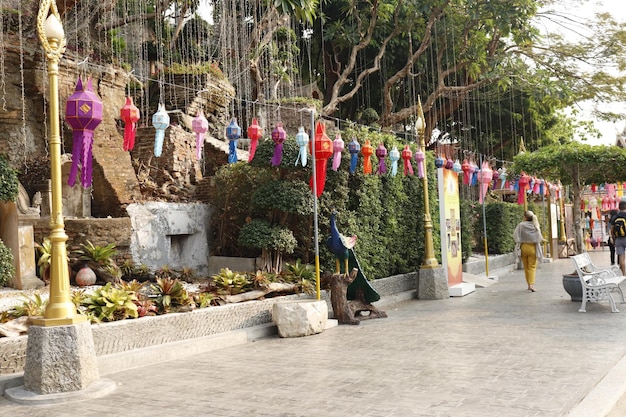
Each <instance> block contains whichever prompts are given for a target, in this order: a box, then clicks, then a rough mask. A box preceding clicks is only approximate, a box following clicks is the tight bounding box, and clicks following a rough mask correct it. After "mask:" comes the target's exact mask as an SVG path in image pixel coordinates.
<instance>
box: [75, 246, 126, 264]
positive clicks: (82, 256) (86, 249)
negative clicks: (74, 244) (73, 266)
mask: <svg viewBox="0 0 626 417" xmlns="http://www.w3.org/2000/svg"><path fill="white" fill-rule="evenodd" d="M76 253H77V254H78V255H79V258H78V259H79V260H80V261H88V262H95V263H97V264H98V265H100V266H102V267H106V266H109V265H112V264H114V263H115V261H114V260H113V257H114V256H115V255H116V254H117V250H116V249H115V243H109V244H108V245H106V246H96V245H94V244H93V243H91V242H90V241H89V240H88V241H87V243H83V244H82V245H81V249H79V250H77V251H76Z"/></svg>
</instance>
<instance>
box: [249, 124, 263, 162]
mask: <svg viewBox="0 0 626 417" xmlns="http://www.w3.org/2000/svg"><path fill="white" fill-rule="evenodd" d="M262 137H263V129H261V126H259V123H258V122H257V120H256V118H255V119H252V124H251V125H250V126H248V139H250V152H249V155H248V162H250V161H252V159H254V153H255V152H256V145H257V143H258V142H259V139H261V138H262Z"/></svg>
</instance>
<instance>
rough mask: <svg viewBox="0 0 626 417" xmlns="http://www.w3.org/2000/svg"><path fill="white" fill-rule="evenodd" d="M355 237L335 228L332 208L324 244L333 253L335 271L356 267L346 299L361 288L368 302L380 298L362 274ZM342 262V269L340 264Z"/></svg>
mask: <svg viewBox="0 0 626 417" xmlns="http://www.w3.org/2000/svg"><path fill="white" fill-rule="evenodd" d="M356 240H357V237H356V235H352V236H350V237H348V236H345V235H343V234H341V233H340V232H339V229H338V228H337V211H336V210H333V211H332V214H331V216H330V237H329V238H328V239H327V240H326V246H327V247H328V249H329V250H330V251H331V252H332V253H333V255H335V273H337V274H341V273H344V274H347V273H348V272H349V271H350V270H351V269H352V268H357V269H358V270H359V272H358V273H357V277H356V279H355V280H354V281H353V282H352V283H351V284H350V285H349V286H348V290H347V299H348V300H354V299H356V297H357V291H360V290H362V291H363V296H364V298H365V300H366V301H367V302H368V303H373V302H375V301H378V300H380V295H379V294H378V293H377V292H376V290H375V289H374V288H373V287H372V286H371V285H370V283H369V282H368V280H367V278H365V275H364V274H363V269H362V268H361V265H359V261H358V259H357V257H356V253H355V252H354V246H355V245H356ZM342 263H343V271H342V270H341V264H342Z"/></svg>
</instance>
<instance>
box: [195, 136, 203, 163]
mask: <svg viewBox="0 0 626 417" xmlns="http://www.w3.org/2000/svg"><path fill="white" fill-rule="evenodd" d="M203 147H204V133H196V159H197V160H198V161H199V160H200V159H202V148H203Z"/></svg>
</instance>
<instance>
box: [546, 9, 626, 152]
mask: <svg viewBox="0 0 626 417" xmlns="http://www.w3.org/2000/svg"><path fill="white" fill-rule="evenodd" d="M624 6H626V2H625V1H624V0H560V1H558V2H557V4H556V5H552V6H551V7H550V8H551V9H556V10H557V11H563V12H565V13H567V14H570V15H573V16H576V17H579V18H580V19H579V20H581V21H584V20H585V16H592V15H594V14H595V13H598V12H609V13H610V14H611V15H612V16H613V18H614V19H615V20H617V21H619V22H626V7H624ZM569 36H572V34H571V33H570V34H569ZM592 107H593V103H591V102H588V103H580V105H579V106H578V110H579V111H580V112H581V113H580V114H579V116H578V117H580V118H581V119H586V120H592V121H593V122H594V125H595V127H596V129H598V130H599V131H600V132H601V134H602V137H601V138H600V139H599V140H596V139H594V140H593V141H586V143H589V144H592V145H614V144H615V136H616V134H617V133H621V132H623V131H624V128H625V127H626V120H624V121H620V122H615V123H613V122H605V121H600V120H596V119H594V118H593V116H592V114H591V110H592ZM605 107H608V108H607V110H611V111H624V107H626V103H611V104H610V105H608V106H605Z"/></svg>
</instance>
